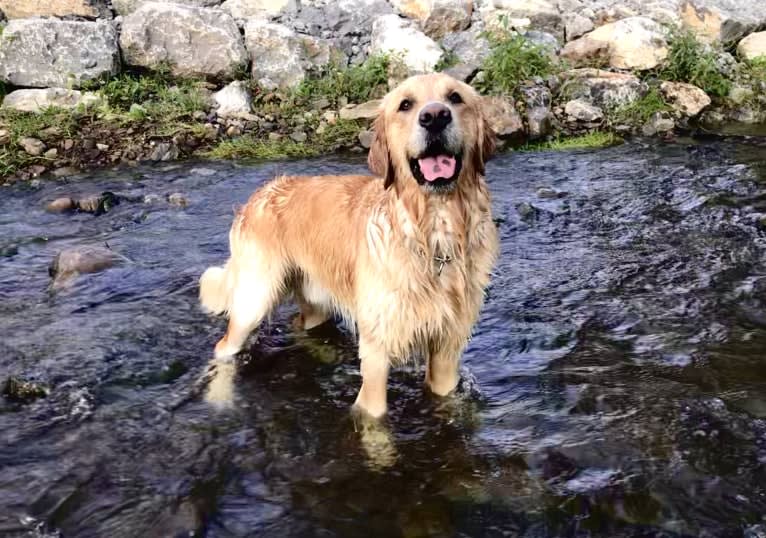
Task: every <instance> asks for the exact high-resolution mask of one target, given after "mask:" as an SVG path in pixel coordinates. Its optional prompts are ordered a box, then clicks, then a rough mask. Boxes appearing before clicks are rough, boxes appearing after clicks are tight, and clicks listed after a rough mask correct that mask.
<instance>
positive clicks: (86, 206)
mask: <svg viewBox="0 0 766 538" xmlns="http://www.w3.org/2000/svg"><path fill="white" fill-rule="evenodd" d="M119 203H120V198H119V196H117V195H116V194H114V193H112V192H108V191H107V192H102V193H101V194H93V195H90V196H86V197H84V198H80V199H79V200H76V201H75V205H76V207H77V209H79V210H80V211H82V212H84V213H93V214H94V215H102V214H104V213H107V212H108V211H109V210H110V209H112V207H114V206H116V205H119Z"/></svg>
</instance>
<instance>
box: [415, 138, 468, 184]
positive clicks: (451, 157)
mask: <svg viewBox="0 0 766 538" xmlns="http://www.w3.org/2000/svg"><path fill="white" fill-rule="evenodd" d="M462 165H463V161H462V158H461V157H460V155H455V154H453V153H451V152H449V151H448V150H447V149H446V148H445V147H444V146H443V144H440V143H439V144H431V145H429V147H428V149H426V151H424V152H423V154H422V155H420V156H419V157H417V158H414V159H410V169H411V170H412V175H413V176H415V179H416V180H417V182H418V183H419V184H420V185H427V186H429V187H433V188H435V189H440V188H443V187H447V186H450V185H451V184H452V183H453V182H454V181H455V180H456V179H457V178H458V176H459V175H460V168H461V167H462Z"/></svg>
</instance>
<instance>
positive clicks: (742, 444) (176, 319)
mask: <svg viewBox="0 0 766 538" xmlns="http://www.w3.org/2000/svg"><path fill="white" fill-rule="evenodd" d="M362 170H364V168H363V162H362V160H361V159H351V160H345V159H339V158H334V159H331V160H315V161H305V162H293V163H282V164H268V165H252V166H250V165H248V166H239V165H233V164H228V163H185V164H179V165H171V166H164V167H154V168H136V169H123V170H117V171H112V172H106V173H100V174H97V175H94V176H90V177H87V178H78V179H76V181H73V182H72V183H69V184H67V183H62V182H56V183H45V184H43V185H41V186H40V187H38V188H31V187H25V186H17V187H13V188H8V189H6V190H4V192H3V193H2V195H1V196H0V253H2V256H3V257H0V368H1V369H2V370H1V373H2V375H3V379H4V378H6V377H7V376H17V377H19V378H22V379H25V380H30V381H34V382H36V383H39V384H42V385H44V386H46V387H48V389H49V393H48V395H47V397H45V398H40V399H37V400H34V401H31V402H26V403H19V402H14V401H9V400H3V401H2V402H0V440H1V441H0V534H2V535H8V536H14V535H18V536H59V535H60V536H65V537H67V536H110V537H118V536H180V535H185V536H188V535H189V533H192V534H195V535H204V536H211V537H218V536H301V537H302V536H328V537H330V536H365V537H368V536H402V537H408V538H409V537H416V536H439V537H442V536H459V537H477V536H525V537H546V536H578V537H579V536H617V537H620V536H624V537H628V536H630V537H639V536H640V537H650V536H651V537H654V536H667V537H670V536H676V537H681V536H710V537H712V536H716V537H718V536H760V534H758V533H765V532H766V519H764V518H766V358H764V352H763V350H764V349H766V309H764V298H766V267H764V229H765V228H764V227H765V226H766V194H765V193H766V190H765V189H764V187H765V186H766V148H764V147H763V146H759V145H758V144H757V143H753V142H752V141H750V142H747V141H745V142H742V141H740V142H735V141H726V140H723V141H714V142H705V143H695V142H692V141H685V142H682V143H678V144H675V145H663V146H660V145H644V144H642V143H639V142H635V143H631V144H628V145H625V146H622V147H618V148H610V149H605V150H599V151H590V152H585V151H575V152H562V153H538V154H529V153H525V154H511V155H504V156H501V157H498V158H496V159H495V160H494V161H493V162H492V163H491V166H490V167H489V171H488V175H489V178H490V183H491V190H492V192H493V196H494V206H495V216H496V220H497V222H498V226H499V230H500V235H501V238H502V255H501V259H500V262H499V264H498V267H497V270H496V272H495V275H494V279H493V283H492V286H491V289H490V290H489V297H488V301H487V305H486V308H485V310H484V312H483V315H482V318H481V321H480V323H479V325H478V327H477V330H476V334H475V337H474V339H473V340H472V341H471V343H470V345H469V348H468V350H467V351H466V355H465V361H464V363H465V370H464V372H463V380H462V382H461V390H460V391H459V393H458V394H457V395H456V396H455V397H453V398H451V399H449V400H446V401H440V400H437V399H434V398H431V397H429V396H428V395H427V394H426V393H424V391H423V390H422V378H423V371H422V367H421V366H420V365H417V364H411V365H408V366H406V367H404V368H400V369H398V370H396V371H395V372H394V373H393V375H392V379H391V384H390V391H389V396H390V401H391V407H392V408H391V412H390V415H389V417H388V419H387V421H386V423H384V424H382V425H377V426H376V425H371V424H369V423H365V422H364V421H361V420H359V419H358V417H354V416H352V415H351V413H349V407H350V405H351V403H352V402H353V400H354V397H355V393H356V389H357V387H358V385H359V381H360V379H359V374H358V366H357V362H356V349H355V342H354V339H353V337H352V336H351V335H350V334H348V333H347V332H346V331H345V330H343V329H339V328H335V327H332V326H323V327H319V328H317V329H316V330H313V331H311V332H309V333H308V334H304V333H300V332H296V331H295V330H293V328H292V325H291V321H290V320H291V317H292V315H293V314H294V309H293V308H292V307H289V306H286V307H284V308H283V309H281V310H280V311H279V312H277V313H276V314H275V316H274V317H273V319H272V320H271V321H270V323H269V324H268V325H266V326H264V327H263V330H262V335H261V337H260V338H259V340H258V341H257V342H253V343H252V346H251V347H250V349H249V351H248V352H247V353H245V354H244V356H242V357H240V359H239V360H238V362H237V363H232V362H228V363H227V362H222V363H216V362H215V361H211V350H212V346H213V344H214V342H215V340H216V339H217V337H218V336H220V334H221V333H222V331H223V329H224V322H223V320H221V319H211V318H208V317H207V316H205V315H203V314H202V313H201V312H200V310H199V308H198V306H197V299H196V294H197V278H198V276H199V275H200V273H201V272H202V270H204V268H205V267H206V266H208V265H211V264H214V263H218V262H220V261H221V260H222V259H224V258H225V256H226V253H227V244H226V240H227V233H228V228H229V225H230V223H231V217H232V214H233V208H234V207H235V206H236V204H239V203H242V202H244V201H245V200H246V198H247V196H248V195H249V194H250V192H251V191H252V190H253V189H254V188H255V187H256V186H257V185H259V184H260V183H262V182H263V181H265V180H266V179H268V178H269V177H271V176H273V175H274V174H277V173H307V172H312V173H343V172H359V171H362ZM541 188H544V189H543V190H539V189H541ZM106 190H109V191H113V192H116V193H119V194H121V195H123V196H126V197H128V199H130V200H134V201H132V202H125V203H121V204H120V205H118V206H116V207H115V208H113V209H112V210H111V211H110V212H108V213H106V214H103V215H100V216H98V217H94V216H93V215H88V214H75V215H54V214H48V213H45V212H44V210H43V208H44V206H45V203H46V202H47V201H50V200H51V199H53V198H55V197H57V196H61V195H63V194H66V195H71V194H75V195H77V194H80V193H82V194H87V193H94V192H102V191H106ZM172 192H183V193H184V194H185V196H186V197H187V198H188V200H189V205H188V207H186V208H178V207H174V206H171V205H169V204H168V203H166V202H164V201H163V200H165V197H164V195H166V194H169V193H172ZM551 193H553V194H554V195H551ZM146 195H159V196H150V197H148V198H147V203H145V202H143V201H141V200H143V199H144V197H145V196H146ZM103 243H108V244H109V245H110V247H111V248H113V249H114V250H115V251H117V252H119V253H120V254H121V255H123V256H125V257H126V258H127V259H128V260H129V261H128V262H127V263H124V264H121V265H119V266H117V267H115V268H112V269H109V270H107V271H104V272H101V273H97V274H92V275H85V276H80V277H78V278H77V279H75V280H74V281H73V282H72V283H71V285H70V286H68V287H66V288H64V289H60V290H55V291H51V290H50V289H49V278H48V275H47V266H48V264H49V263H50V261H51V259H52V258H53V256H54V255H55V254H56V253H57V252H58V251H60V250H61V249H62V248H64V247H67V246H74V245H98V244H103Z"/></svg>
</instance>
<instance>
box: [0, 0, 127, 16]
mask: <svg viewBox="0 0 766 538" xmlns="http://www.w3.org/2000/svg"><path fill="white" fill-rule="evenodd" d="M0 13H3V14H4V15H5V16H6V18H8V19H28V18H32V17H83V18H86V19H95V18H98V17H108V18H111V16H112V13H111V12H110V11H109V8H108V7H107V2H106V0H47V1H46V0H0Z"/></svg>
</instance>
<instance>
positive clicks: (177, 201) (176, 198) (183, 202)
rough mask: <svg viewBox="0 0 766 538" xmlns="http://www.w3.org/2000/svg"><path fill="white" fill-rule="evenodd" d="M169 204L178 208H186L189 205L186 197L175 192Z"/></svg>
mask: <svg viewBox="0 0 766 538" xmlns="http://www.w3.org/2000/svg"><path fill="white" fill-rule="evenodd" d="M168 202H170V204H171V205H174V206H178V207H186V206H187V205H189V201H188V200H187V199H186V196H184V195H183V194H181V193H180V192H174V193H173V194H171V195H169V196H168Z"/></svg>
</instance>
